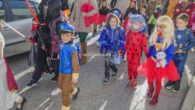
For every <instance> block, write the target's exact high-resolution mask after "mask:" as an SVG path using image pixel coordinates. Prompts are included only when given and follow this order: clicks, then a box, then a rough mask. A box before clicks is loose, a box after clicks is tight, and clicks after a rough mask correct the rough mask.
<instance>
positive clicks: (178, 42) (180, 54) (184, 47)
mask: <svg viewBox="0 0 195 110" xmlns="http://www.w3.org/2000/svg"><path fill="white" fill-rule="evenodd" d="M188 21H189V17H188V15H187V14H185V13H182V14H180V15H179V16H178V17H177V19H176V26H177V29H176V31H175V37H176V38H175V48H176V49H175V56H174V58H173V61H174V63H175V65H176V66H177V70H178V73H179V75H180V77H182V74H183V71H184V66H185V63H186V59H187V56H188V51H189V50H190V49H191V48H192V47H193V46H195V38H194V36H193V33H192V31H191V30H190V29H188V28H187V27H186V26H187V25H188ZM180 83H181V80H178V81H175V82H171V81H169V82H168V83H167V84H166V86H165V87H166V89H168V90H170V89H172V91H173V92H178V91H179V89H180Z"/></svg>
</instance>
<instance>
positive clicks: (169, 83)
mask: <svg viewBox="0 0 195 110" xmlns="http://www.w3.org/2000/svg"><path fill="white" fill-rule="evenodd" d="M172 87H173V82H171V81H168V82H167V83H166V85H165V88H166V89H167V90H171V89H172Z"/></svg>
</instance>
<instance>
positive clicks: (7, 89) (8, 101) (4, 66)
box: [0, 20, 27, 110]
mask: <svg viewBox="0 0 195 110" xmlns="http://www.w3.org/2000/svg"><path fill="white" fill-rule="evenodd" d="M2 29H3V24H2V21H1V20H0V31H2ZM4 48H5V40H4V38H3V35H2V34H1V32H0V70H1V71H0V109H1V110H9V109H11V108H12V107H13V106H14V103H17V107H16V110H23V106H24V104H25V103H26V102H27V101H26V98H24V97H22V96H20V95H19V94H18V93H17V90H18V86H17V83H16V80H15V79H14V76H13V73H12V71H11V69H10V67H9V65H8V63H7V62H6V60H5V59H4Z"/></svg>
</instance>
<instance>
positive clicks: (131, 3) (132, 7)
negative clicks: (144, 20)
mask: <svg viewBox="0 0 195 110" xmlns="http://www.w3.org/2000/svg"><path fill="white" fill-rule="evenodd" d="M136 3H137V2H136V0H130V1H129V7H128V8H127V10H126V12H125V15H124V19H126V17H128V15H129V13H131V14H138V9H137V8H136Z"/></svg>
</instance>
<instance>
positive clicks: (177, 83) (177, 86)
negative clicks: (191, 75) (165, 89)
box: [172, 80, 181, 93]
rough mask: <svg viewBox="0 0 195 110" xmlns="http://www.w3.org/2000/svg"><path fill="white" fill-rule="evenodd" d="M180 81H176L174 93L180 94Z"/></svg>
mask: <svg viewBox="0 0 195 110" xmlns="http://www.w3.org/2000/svg"><path fill="white" fill-rule="evenodd" d="M180 82H181V81H180V80H178V81H176V82H175V84H174V86H173V89H172V92H174V93H176V92H179V89H180Z"/></svg>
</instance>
